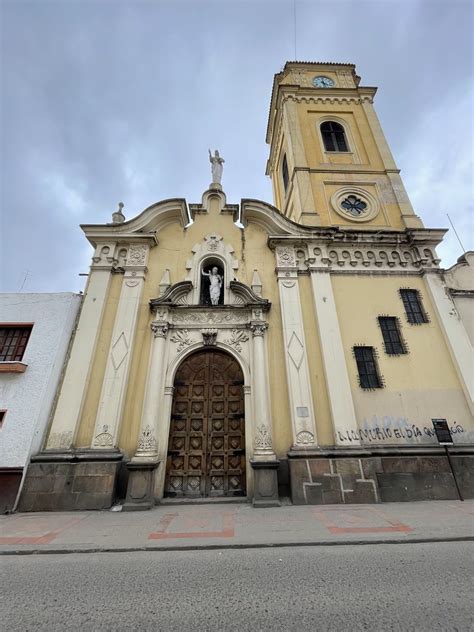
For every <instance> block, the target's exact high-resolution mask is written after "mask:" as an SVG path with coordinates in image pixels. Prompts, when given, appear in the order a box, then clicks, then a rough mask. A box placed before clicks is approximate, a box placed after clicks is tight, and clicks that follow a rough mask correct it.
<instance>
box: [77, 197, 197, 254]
mask: <svg viewBox="0 0 474 632" xmlns="http://www.w3.org/2000/svg"><path fill="white" fill-rule="evenodd" d="M174 222H179V223H180V224H181V226H182V227H183V228H184V227H185V226H186V225H187V224H188V223H189V214H188V207H187V204H186V200H185V199H183V198H173V199H169V200H162V201H161V202H157V203H156V204H152V205H151V206H149V207H148V208H146V209H145V210H144V211H143V212H142V213H140V214H139V215H137V216H136V217H134V218H133V219H130V220H128V221H126V222H123V223H121V224H113V223H112V224H81V228H82V230H83V231H84V233H85V235H86V237H87V239H88V240H89V242H90V243H91V244H92V245H93V246H94V247H96V246H97V243H101V242H104V241H108V242H111V241H114V242H116V243H130V242H143V241H145V242H148V243H149V245H150V246H151V245H155V244H157V243H158V241H157V239H156V234H157V233H159V232H160V231H161V230H162V229H163V228H164V227H165V226H167V225H168V224H172V223H174Z"/></svg>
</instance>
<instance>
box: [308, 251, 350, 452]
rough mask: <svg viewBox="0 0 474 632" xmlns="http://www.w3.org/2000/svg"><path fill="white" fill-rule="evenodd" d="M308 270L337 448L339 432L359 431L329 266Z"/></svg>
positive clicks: (324, 265) (323, 265)
mask: <svg viewBox="0 0 474 632" xmlns="http://www.w3.org/2000/svg"><path fill="white" fill-rule="evenodd" d="M313 246H314V244H313ZM309 250H310V252H312V251H313V250H314V248H313V247H311V246H310V247H309ZM309 270H310V275H311V287H312V292H313V302H314V309H315V312H316V320H317V323H318V333H319V340H320V341H321V352H322V357H323V363H324V373H325V376H326V385H327V392H328V398H329V405H330V408H331V416H332V423H333V428H334V437H335V442H336V444H337V443H338V442H339V441H338V431H341V432H342V431H343V430H357V419H356V414H355V409H354V402H353V400H352V391H351V385H350V381H349V375H348V372H347V366H346V359H345V355H344V347H343V344H342V337H341V331H340V328H339V320H338V316H337V310H336V303H335V300H334V292H333V288H332V282H331V276H330V272H329V269H328V265H327V264H321V265H319V266H316V265H314V266H313V267H311V265H310V268H309ZM357 443H360V442H357Z"/></svg>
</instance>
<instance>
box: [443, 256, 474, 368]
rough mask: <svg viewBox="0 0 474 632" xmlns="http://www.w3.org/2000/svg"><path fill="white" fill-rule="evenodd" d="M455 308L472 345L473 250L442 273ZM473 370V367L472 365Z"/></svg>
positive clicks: (473, 324)
mask: <svg viewBox="0 0 474 632" xmlns="http://www.w3.org/2000/svg"><path fill="white" fill-rule="evenodd" d="M444 280H445V283H446V287H447V288H448V290H449V295H450V296H451V298H452V300H453V302H454V306H455V309H456V311H457V313H458V316H459V318H460V319H461V321H462V323H463V325H464V327H465V329H466V331H467V333H468V336H469V340H470V341H471V345H474V300H473V299H474V252H472V251H471V252H466V253H464V254H463V255H462V256H461V257H459V259H458V260H457V263H455V265H453V266H452V267H451V268H449V269H448V270H446V272H445V275H444ZM472 370H473V372H474V367H472Z"/></svg>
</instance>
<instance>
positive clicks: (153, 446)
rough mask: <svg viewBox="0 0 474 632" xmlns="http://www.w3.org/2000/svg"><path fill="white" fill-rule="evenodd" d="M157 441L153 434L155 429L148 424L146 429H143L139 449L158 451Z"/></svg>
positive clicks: (140, 450) (142, 450)
mask: <svg viewBox="0 0 474 632" xmlns="http://www.w3.org/2000/svg"><path fill="white" fill-rule="evenodd" d="M157 447H158V445H157V443H156V439H155V436H154V434H153V430H152V429H151V428H150V426H147V427H146V428H145V429H144V430H142V432H141V434H140V437H139V439H138V451H139V452H156V450H157Z"/></svg>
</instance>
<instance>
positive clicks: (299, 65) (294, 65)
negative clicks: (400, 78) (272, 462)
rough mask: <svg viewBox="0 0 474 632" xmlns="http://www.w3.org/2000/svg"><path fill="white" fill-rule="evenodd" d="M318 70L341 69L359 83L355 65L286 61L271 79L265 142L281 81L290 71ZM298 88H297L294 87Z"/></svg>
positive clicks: (268, 137)
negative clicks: (346, 71)
mask: <svg viewBox="0 0 474 632" xmlns="http://www.w3.org/2000/svg"><path fill="white" fill-rule="evenodd" d="M308 67H310V68H313V69H315V68H319V69H320V70H321V72H324V71H329V70H331V68H336V69H337V70H342V69H343V68H344V69H346V70H348V71H349V72H350V74H351V75H353V77H354V81H355V84H356V86H358V85H359V83H360V77H359V76H358V75H357V73H356V71H355V68H356V67H355V64H350V63H341V62H317V61H287V62H286V63H285V66H284V68H283V70H282V71H281V72H278V73H276V74H275V75H274V77H273V85H272V94H271V97H270V107H269V112H268V118H267V133H266V142H267V143H270V135H271V132H272V129H271V128H272V127H273V120H274V117H272V110H273V106H274V103H275V99H276V95H277V92H278V89H279V88H281V87H282V85H281V81H282V80H283V79H284V78H285V77H286V76H287V75H288V74H289V73H290V72H291V71H292V70H301V69H303V68H308ZM295 87H299V86H295Z"/></svg>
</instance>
